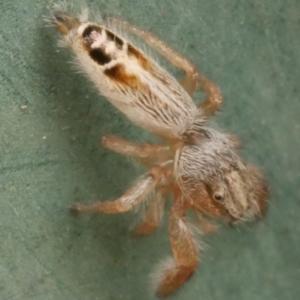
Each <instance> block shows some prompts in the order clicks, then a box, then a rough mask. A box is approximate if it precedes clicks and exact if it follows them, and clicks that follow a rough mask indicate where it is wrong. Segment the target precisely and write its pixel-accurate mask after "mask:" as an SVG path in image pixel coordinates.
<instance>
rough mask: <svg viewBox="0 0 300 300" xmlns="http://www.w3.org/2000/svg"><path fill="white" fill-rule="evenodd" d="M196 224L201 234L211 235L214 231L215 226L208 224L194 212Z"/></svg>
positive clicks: (201, 216) (200, 215)
mask: <svg viewBox="0 0 300 300" xmlns="http://www.w3.org/2000/svg"><path fill="white" fill-rule="evenodd" d="M196 215H197V218H198V222H199V225H200V228H201V230H202V231H203V233H208V234H209V233H213V232H215V231H216V229H217V226H216V225H214V224H213V223H211V222H209V221H208V220H207V219H206V218H205V217H204V216H203V214H202V212H200V211H196Z"/></svg>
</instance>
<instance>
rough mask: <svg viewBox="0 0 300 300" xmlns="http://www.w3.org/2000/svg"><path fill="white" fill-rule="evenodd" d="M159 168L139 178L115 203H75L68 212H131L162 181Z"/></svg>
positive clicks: (154, 168)
mask: <svg viewBox="0 0 300 300" xmlns="http://www.w3.org/2000/svg"><path fill="white" fill-rule="evenodd" d="M160 169H161V168H160V167H153V168H152V169H151V170H150V171H149V173H147V174H145V175H143V176H141V178H140V179H139V180H138V181H137V182H136V184H135V185H133V186H132V187H131V188H130V189H129V190H128V191H127V192H126V193H125V194H124V195H122V196H121V197H120V198H118V199H116V200H115V201H104V202H96V203H93V204H90V205H83V204H80V203H75V204H73V205H72V206H71V208H70V210H71V211H73V212H93V213H105V214H117V213H123V212H126V211H129V210H131V209H132V208H133V207H134V206H137V205H138V204H139V203H141V201H142V200H143V199H144V198H145V197H146V196H147V195H148V194H149V193H150V192H151V191H152V190H153V189H154V188H155V186H156V185H157V184H158V183H159V182H160V180H161V179H162V177H163V176H162V172H161V170H160Z"/></svg>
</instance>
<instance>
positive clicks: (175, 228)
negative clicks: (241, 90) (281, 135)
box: [49, 8, 268, 296]
mask: <svg viewBox="0 0 300 300" xmlns="http://www.w3.org/2000/svg"><path fill="white" fill-rule="evenodd" d="M49 21H50V23H51V24H52V25H54V26H55V27H56V28H57V29H58V30H59V31H60V32H61V33H62V35H63V41H62V43H63V44H64V46H66V47H69V48H71V50H72V51H73V53H74V54H75V58H76V61H77V63H78V65H79V67H80V69H82V70H83V71H84V72H85V73H86V75H87V76H88V77H89V78H90V79H91V81H92V82H93V83H94V84H95V85H96V87H97V88H98V90H99V92H100V93H101V94H102V95H104V96H105V97H106V98H107V99H108V100H109V101H110V102H111V104H113V105H114V106H115V107H116V108H118V109H119V110H120V111H121V112H122V113H123V114H125V115H126V116H127V117H128V118H129V119H130V120H131V121H132V122H133V123H135V124H136V125H138V126H140V127H142V128H144V129H146V130H148V131H149V132H151V133H154V134H155V135H157V136H159V137H160V138H163V139H164V140H165V141H166V142H165V143H160V144H141V143H135V142H129V141H126V140H123V139H121V138H119V137H115V136H105V137H103V139H102V145H103V146H104V147H106V148H108V149H110V150H113V151H115V152H117V153H120V154H124V155H127V156H130V157H134V158H136V159H139V160H140V161H142V162H143V163H144V164H145V165H146V166H147V167H149V170H148V172H147V173H145V174H144V175H142V176H141V177H140V178H139V179H138V180H137V181H136V183H135V184H134V185H133V186H132V187H131V188H130V189H129V190H128V191H127V192H126V193H125V194H124V195H122V196H121V197H120V198H118V199H116V200H115V201H104V202H96V203H94V204H91V205H83V204H74V205H73V206H72V209H73V210H75V211H78V212H96V213H106V214H115V213H122V212H127V211H129V210H131V209H132V208H134V207H135V206H137V205H138V204H140V203H141V202H142V201H143V200H144V199H145V198H147V197H146V196H147V195H149V194H151V193H152V195H153V196H152V198H151V199H150V201H149V203H148V207H147V210H146V212H145V215H144V217H143V220H142V222H141V223H140V224H139V225H138V226H137V227H136V228H135V229H134V232H135V233H136V234H139V235H145V234H149V233H152V232H154V231H155V230H156V229H157V228H158V226H159V225H160V221H161V216H162V212H163V209H164V200H165V198H166V197H167V196H168V195H170V194H172V196H173V204H172V208H171V211H170V218H169V235H170V243H171V247H172V251H173V256H174V259H173V260H172V261H168V263H164V264H162V267H161V268H160V273H159V274H158V278H157V292H158V294H159V295H161V296H168V295H169V294H171V293H172V292H174V291H175V290H176V289H178V288H179V287H180V286H181V285H182V284H183V283H184V282H185V281H186V280H188V279H189V278H190V277H191V276H192V275H193V273H194V272H195V270H196V268H197V265H198V255H199V247H198V246H197V242H196V240H195V237H194V234H193V230H192V229H191V226H190V225H189V223H188V221H187V218H186V212H187V210H189V209H191V210H193V211H194V212H196V214H197V216H198V219H199V226H200V228H201V229H202V231H204V232H208V231H212V230H213V229H214V228H213V225H212V224H211V223H209V221H208V220H207V219H206V218H205V216H209V217H212V218H216V219H219V220H223V221H225V222H227V223H234V222H238V221H246V220H247V221H248V220H253V219H255V218H256V217H260V216H261V215H262V214H263V213H264V212H265V209H266V206H267V197H268V190H267V185H266V182H265V180H264V178H263V176H262V174H261V173H260V171H259V170H258V169H257V168H256V167H254V166H253V165H251V164H249V163H247V162H245V161H243V160H242V159H241V158H240V157H239V155H238V153H237V150H238V147H239V141H238V139H237V138H236V137H235V136H234V135H231V134H224V133H221V132H218V131H216V130H214V129H212V128H210V127H208V126H207V119H208V118H209V117H210V116H211V115H213V114H214V113H215V112H216V111H217V110H218V109H219V108H220V106H221V104H222V96H221V93H220V91H219V88H218V87H217V86H216V85H215V83H213V82H212V81H210V80H208V79H206V78H205V77H204V76H203V75H201V74H200V73H199V71H198V70H197V69H196V67H195V66H194V65H193V64H192V63H191V62H190V61H189V60H188V59H186V58H185V57H184V56H182V55H180V54H179V53H177V52H176V51H175V50H173V49H172V48H170V47H169V46H168V45H166V44H165V43H164V42H163V41H162V40H159V39H158V38H157V37H155V36H153V35H152V34H151V33H149V32H147V31H144V30H141V29H138V28H137V27H134V26H132V25H130V24H129V23H127V22H123V21H120V20H117V19H112V18H110V19H107V20H106V21H105V22H104V21H103V22H102V21H101V22H100V24H97V23H92V22H89V21H88V17H87V14H82V15H81V16H80V17H78V18H76V17H72V16H71V15H69V14H68V13H67V12H66V11H64V10H63V9H62V8H56V9H55V10H54V12H53V14H52V16H51V18H50V19H49ZM118 29H119V31H118ZM120 29H121V31H120ZM122 31H127V32H130V33H131V34H133V35H136V36H137V37H139V38H141V39H143V40H144V41H145V42H146V43H147V44H148V45H149V46H151V47H152V48H154V49H155V50H156V51H157V52H159V53H160V54H161V55H162V56H164V57H165V58H166V59H167V60H168V61H169V62H170V63H172V64H173V65H174V66H176V67H178V68H180V69H182V70H183V71H184V72H185V76H184V78H183V80H182V81H181V82H180V83H179V82H177V81H176V79H175V78H174V77H173V76H172V75H170V74H169V73H168V72H167V71H166V70H164V69H163V68H162V67H161V66H160V65H159V64H158V63H157V62H156V61H155V60H153V59H152V58H151V57H149V56H148V55H147V54H145V53H144V52H143V51H142V50H141V49H139V48H138V47H137V46H135V45H134V44H133V43H132V42H129V41H128V40H127V39H125V38H124V37H123V35H122V33H118V32H122ZM197 87H201V88H203V89H204V91H205V92H206V93H207V95H208V96H207V99H206V100H205V101H204V102H203V103H202V104H201V105H200V106H199V107H197V106H196V104H195V103H194V102H193V100H192V95H193V93H194V91H195V89H196V88H197Z"/></svg>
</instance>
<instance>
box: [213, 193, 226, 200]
mask: <svg viewBox="0 0 300 300" xmlns="http://www.w3.org/2000/svg"><path fill="white" fill-rule="evenodd" d="M214 198H215V200H217V201H222V200H223V199H224V196H223V195H222V194H219V193H216V194H214Z"/></svg>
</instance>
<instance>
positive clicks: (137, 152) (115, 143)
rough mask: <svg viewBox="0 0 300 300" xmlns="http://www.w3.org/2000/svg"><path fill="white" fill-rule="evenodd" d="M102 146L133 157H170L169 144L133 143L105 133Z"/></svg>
mask: <svg viewBox="0 0 300 300" xmlns="http://www.w3.org/2000/svg"><path fill="white" fill-rule="evenodd" d="M102 146H103V147H105V148H107V149H110V150H112V151H114V152H117V153H120V154H123V155H127V156H131V157H135V158H142V159H144V158H152V157H159V158H161V159H164V158H165V159H167V158H170V157H171V155H170V154H171V149H170V146H168V145H166V144H156V145H151V144H146V143H134V142H129V141H126V140H124V139H122V138H119V137H117V136H112V135H106V136H104V137H103V138H102Z"/></svg>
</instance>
